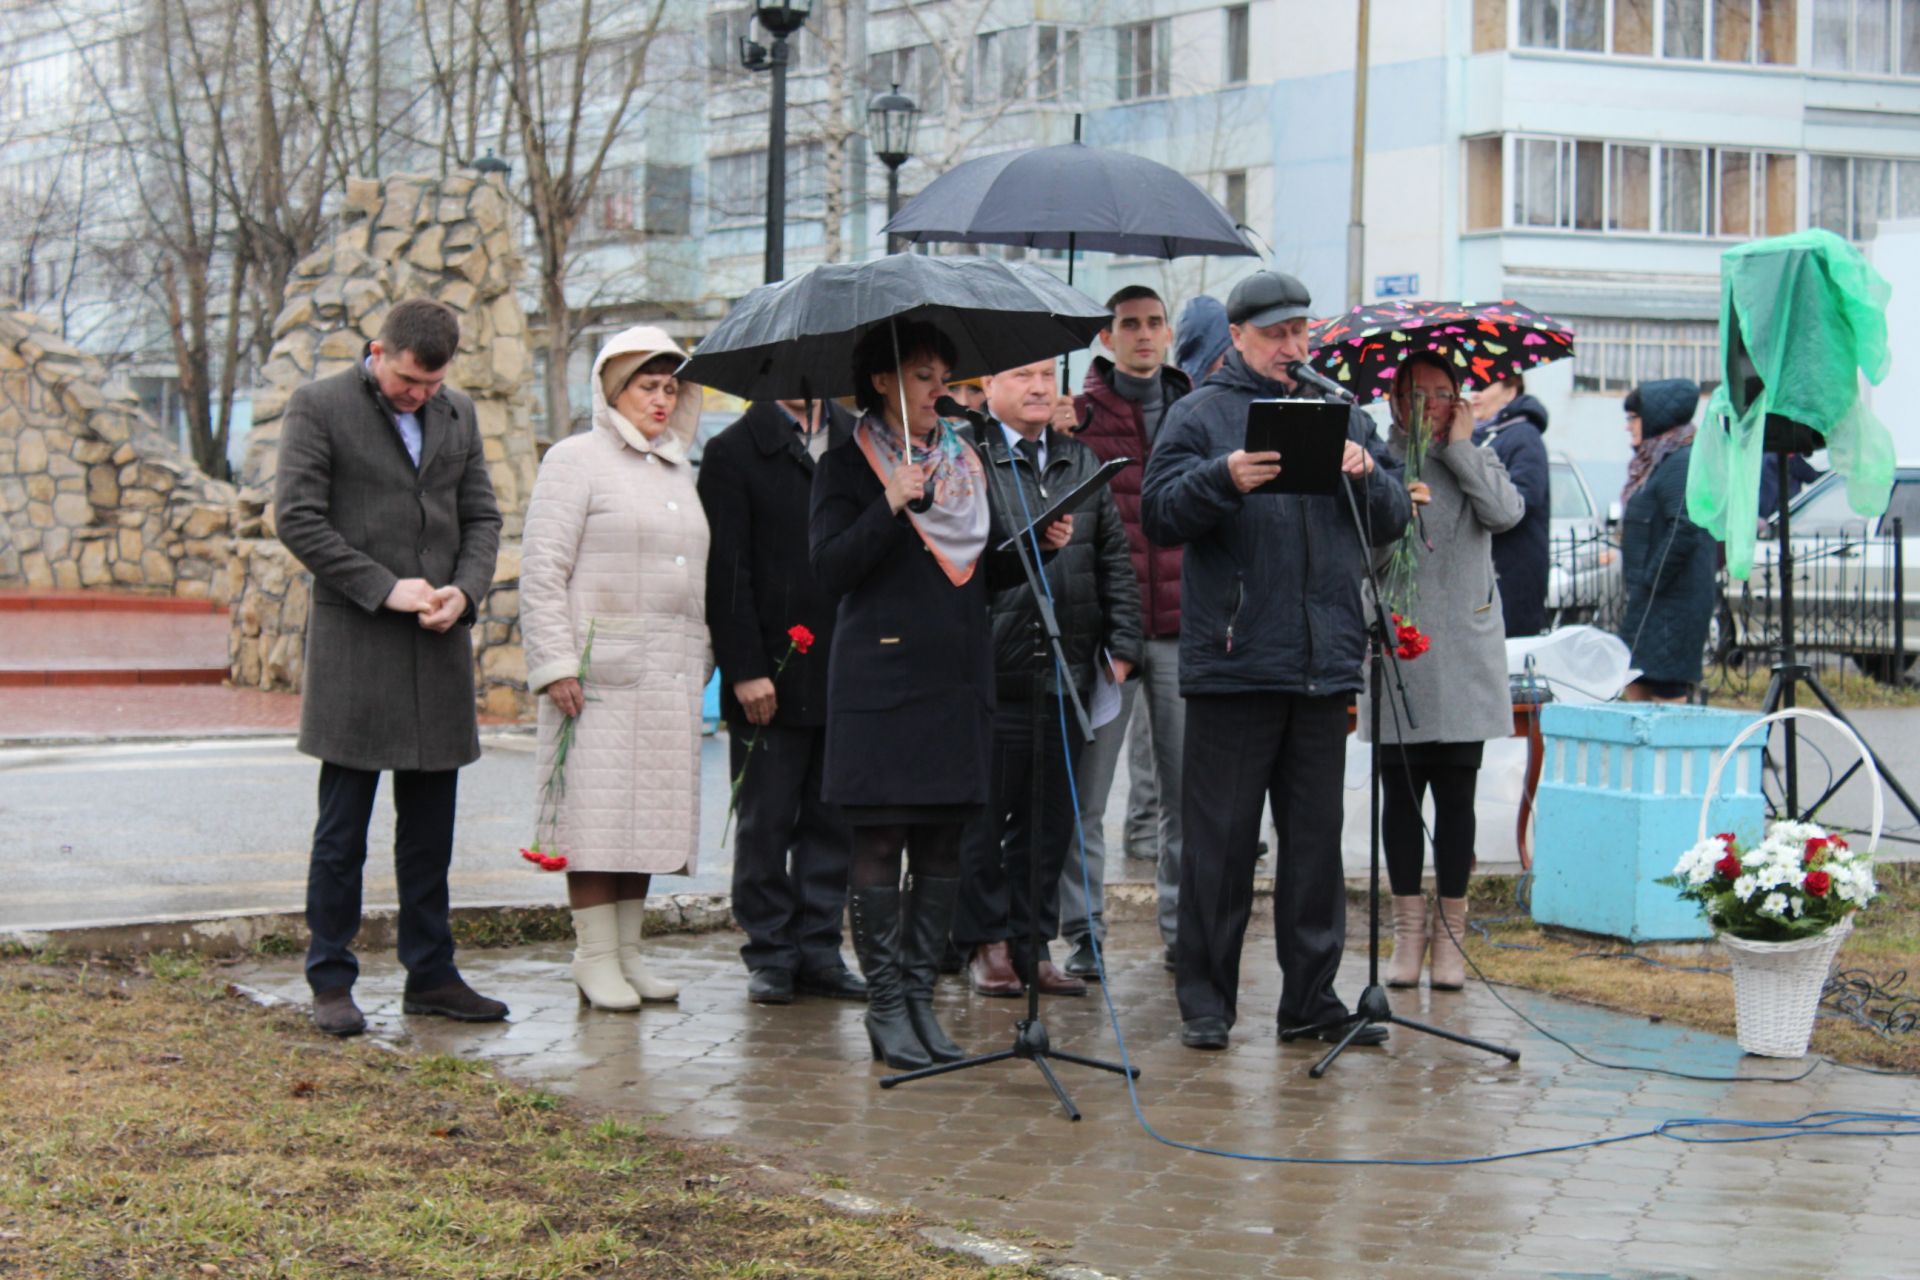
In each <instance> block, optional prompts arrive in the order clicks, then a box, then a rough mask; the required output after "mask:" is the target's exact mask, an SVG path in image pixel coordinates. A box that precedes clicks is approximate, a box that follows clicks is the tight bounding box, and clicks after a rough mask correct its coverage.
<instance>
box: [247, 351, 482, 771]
mask: <svg viewBox="0 0 1920 1280" xmlns="http://www.w3.org/2000/svg"><path fill="white" fill-rule="evenodd" d="M418 417H419V420H420V436H421V443H420V465H419V466H418V467H415V466H414V464H413V459H412V458H411V457H409V456H408V454H407V447H406V445H405V444H404V443H403V442H402V441H401V439H400V429H399V427H398V426H397V425H396V424H395V422H394V418H393V415H392V413H391V412H390V411H389V410H388V409H387V407H386V404H385V402H384V401H383V400H382V399H381V397H380V395H379V390H378V388H377V386H376V385H375V383H374V381H373V377H372V375H371V374H369V373H368V372H367V371H366V368H365V365H364V364H362V363H356V364H355V365H354V367H353V368H351V369H349V370H347V371H345V372H344V373H336V374H334V375H333V376H332V377H330V378H322V379H321V380H320V381H318V382H313V383H309V384H307V385H306V386H304V387H301V388H300V389H299V390H297V391H295V392H294V393H293V398H292V400H291V401H290V402H289V403H288V405H287V415H286V418H285V421H284V425H283V426H282V428H281V437H280V460H279V467H278V473H277V476H276V482H275V489H274V512H275V522H276V525H277V527H278V530H279V534H280V541H281V542H282V543H283V544H285V546H286V548H287V550H288V551H291V552H292V553H293V554H294V555H295V556H296V557H297V558H298V559H299V561H300V563H301V564H303V565H305V566H306V567H307V569H308V570H309V571H310V572H311V573H312V574H313V608H312V611H311V612H310V614H309V615H308V618H307V655H306V675H305V678H304V684H303V690H304V693H305V696H304V697H303V698H302V699H301V703H300V750H301V751H303V752H305V753H306V754H307V755H310V756H317V757H319V758H320V759H322V760H325V761H327V762H329V763H331V764H338V765H346V766H348V767H350V768H355V769H370V770H383V769H416V770H428V771H435V772H438V771H441V770H446V769H457V768H459V767H460V766H461V765H465V764H471V763H473V761H475V760H477V759H479V758H480V733H479V725H478V721H477V719H476V716H475V713H474V697H473V635H472V630H473V628H472V623H473V618H474V613H475V610H476V609H477V608H478V606H479V604H480V602H481V601H482V600H484V599H486V596H487V592H488V591H489V590H490V589H491V588H492V586H493V562H494V557H495V555H496V554H497V553H498V551H499V549H500V509H499V507H498V506H497V505H495V503H494V497H493V483H492V481H491V480H489V479H488V477H487V462H486V457H485V455H484V454H483V453H482V452H481V448H480V426H479V421H478V419H476V418H475V417H474V412H473V401H471V400H469V399H468V398H467V397H466V396H464V395H462V394H461V393H460V392H458V391H455V390H453V389H452V388H451V387H443V388H442V389H441V390H440V391H439V392H438V393H436V394H435V395H434V397H433V398H432V399H431V400H429V401H427V403H426V404H424V405H422V406H421V407H420V411H419V415H418ZM402 578H425V579H426V580H427V581H428V582H429V583H431V584H432V585H434V586H436V587H441V586H447V585H452V586H456V587H459V588H460V590H461V591H462V592H464V593H465V595H466V597H467V612H466V615H465V616H464V617H462V618H461V619H460V621H458V622H456V623H455V624H454V625H453V626H452V627H450V628H449V629H447V630H446V631H444V632H433V631H429V630H427V629H426V628H425V627H423V626H421V625H420V619H419V616H418V615H417V614H411V613H395V612H393V611H391V610H388V609H385V608H383V607H382V605H383V604H384V603H385V601H386V598H387V595H388V593H389V592H391V591H392V590H393V585H394V583H396V582H398V581H399V580H400V579H402Z"/></svg>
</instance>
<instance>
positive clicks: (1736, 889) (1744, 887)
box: [1733, 876, 1760, 902]
mask: <svg viewBox="0 0 1920 1280" xmlns="http://www.w3.org/2000/svg"><path fill="white" fill-rule="evenodd" d="M1759 887H1760V885H1759V882H1758V881H1756V880H1755V879H1754V878H1753V877H1752V876H1741V877H1739V878H1738V879H1736V880H1735V881H1734V882H1733V896H1734V897H1736V898H1738V899H1740V901H1742V902H1746V901H1748V900H1749V899H1751V898H1752V897H1753V891H1754V890H1755V889H1757V888H1759Z"/></svg>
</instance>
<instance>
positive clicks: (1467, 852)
mask: <svg viewBox="0 0 1920 1280" xmlns="http://www.w3.org/2000/svg"><path fill="white" fill-rule="evenodd" d="M1388 403H1389V405H1390V406H1391V408H1392V411H1393V431H1392V434H1391V436H1390V437H1389V439H1388V443H1387V448H1388V451H1389V452H1390V454H1391V455H1392V457H1393V458H1394V459H1395V461H1404V459H1405V458H1406V456H1407V445H1408V440H1409V437H1410V436H1411V434H1412V433H1413V432H1414V431H1416V430H1425V431H1427V432H1428V439H1429V441H1430V443H1429V444H1428V453H1427V455H1426V463H1425V465H1424V466H1423V467H1422V468H1421V471H1420V478H1419V479H1418V480H1417V481H1412V482H1409V484H1408V485H1407V488H1408V491H1409V493H1410V494H1411V496H1412V498H1413V501H1414V504H1415V505H1414V512H1415V515H1414V525H1413V531H1414V536H1415V537H1416V538H1417V539H1418V543H1417V548H1416V555H1417V557H1418V560H1417V568H1416V569H1415V572H1414V582H1415V588H1416V591H1417V604H1416V606H1415V607H1414V610H1413V617H1412V618H1411V619H1410V621H1411V622H1412V623H1413V625H1415V626H1417V627H1418V628H1419V629H1420V630H1421V632H1422V633H1423V634H1425V635H1426V636H1427V637H1428V639H1429V640H1430V641H1431V647H1430V648H1429V649H1428V650H1427V651H1426V652H1425V653H1422V654H1420V655H1419V656H1418V657H1415V658H1412V659H1410V660H1409V659H1406V658H1404V657H1403V658H1402V659H1401V661H1400V679H1401V681H1404V683H1405V685H1406V691H1407V694H1406V701H1407V705H1406V706H1405V707H1400V706H1398V705H1397V700H1398V695H1399V688H1398V684H1397V683H1396V682H1395V681H1394V680H1392V679H1391V678H1386V679H1383V681H1382V684H1381V688H1382V689H1383V690H1384V691H1385V694H1386V697H1387V702H1386V703H1385V704H1384V705H1382V707H1381V709H1380V712H1381V714H1380V788H1381V803H1380V833H1381V843H1382V845H1383V846H1384V851H1385V853H1386V859H1387V877H1388V880H1389V881H1390V883H1391V884H1392V887H1393V962H1392V964H1390V965H1389V966H1388V968H1387V985H1388V986H1390V987H1414V986H1418V985H1419V984H1420V968H1421V964H1422V961H1423V959H1424V958H1425V956H1426V953H1427V949H1428V938H1429V937H1431V938H1432V951H1433V971H1432V974H1433V976H1432V982H1433V986H1434V989H1435V990H1437V991H1457V990H1459V989H1460V987H1461V986H1462V985H1464V984H1465V982H1466V958H1465V956H1464V955H1463V954H1462V953H1461V951H1460V945H1459V944H1460V940H1461V937H1462V936H1463V935H1464V933H1465V932H1466V928H1467V877H1468V876H1469V875H1470V874H1471V873H1472V871H1473V843H1474V813H1473V797H1474V791H1475V789H1476V787H1477V786H1478V783H1479V779H1480V758H1481V755H1482V752H1483V750H1484V748H1485V746H1486V742H1487V739H1489V738H1504V737H1506V736H1507V735H1508V734H1510V733H1511V732H1513V703H1512V699H1511V697H1510V695H1509V694H1508V692H1507V646H1506V624H1505V621H1504V614H1503V613H1502V611H1501V607H1500V592H1501V583H1500V582H1499V581H1498V577H1497V575H1496V573H1495V570H1494V560H1493V539H1494V537H1495V535H1497V534H1500V533H1503V532H1505V531H1506V530H1508V529H1511V528H1513V527H1514V526H1515V525H1517V524H1519V523H1520V521H1521V519H1522V517H1524V516H1525V515H1526V511H1527V504H1526V501H1525V500H1524V499H1523V498H1522V497H1521V496H1520V493H1519V490H1517V489H1516V488H1515V487H1514V484H1513V481H1512V479H1511V478H1510V477H1509V476H1508V474H1507V469H1506V467H1505V466H1503V465H1502V464H1501V462H1500V458H1499V456H1498V455H1497V454H1496V453H1495V452H1494V450H1493V449H1492V448H1490V447H1487V446H1482V445H1476V444H1474V443H1473V414H1472V412H1471V410H1469V408H1468V407H1467V401H1466V399H1465V398H1464V397H1463V396H1462V395H1461V394H1460V384H1459V380H1458V379H1457V377H1456V376H1455V374H1454V370H1453V366H1452V365H1450V364H1449V363H1448V362H1447V361H1446V360H1444V359H1442V358H1441V357H1439V356H1437V355H1433V354H1431V353H1429V352H1424V351H1423V352H1420V353H1419V354H1417V355H1414V356H1410V357H1408V359H1407V360H1406V362H1405V363H1404V364H1402V365H1401V366H1400V369H1399V372H1398V373H1397V374H1396V375H1395V377H1394V380H1393V389H1392V391H1391V393H1390V394H1389V398H1388ZM1391 554H1392V546H1391V545H1383V546H1381V547H1379V548H1378V549H1377V552H1376V557H1375V559H1376V563H1378V564H1380V565H1381V566H1382V567H1384V565H1385V562H1386V560H1387V559H1388V557H1389V556H1390V555H1391ZM1409 713H1411V714H1410V715H1409ZM1372 723H1373V721H1372V710H1371V705H1370V702H1369V699H1368V696H1367V691H1366V690H1364V689H1363V690H1362V692H1361V697H1360V735H1361V739H1362V740H1363V741H1365V740H1367V739H1369V738H1370V737H1371V736H1372V735H1371V733H1370V727H1371V725H1372ZM1429 794H1431V795H1432V796H1433V873H1434V882H1435V885H1436V888H1437V889H1438V893H1437V894H1436V897H1437V898H1438V907H1437V908H1436V910H1437V915H1436V917H1435V919H1434V921H1433V923H1432V927H1431V928H1429V920H1428V916H1427V900H1426V896H1425V894H1423V893H1422V892H1421V875H1422V873H1423V871H1424V869H1425V865H1426V830H1425V823H1424V821H1423V819H1422V817H1421V810H1422V807H1423V805H1424V803H1425V800H1426V797H1427V796H1428V795H1429Z"/></svg>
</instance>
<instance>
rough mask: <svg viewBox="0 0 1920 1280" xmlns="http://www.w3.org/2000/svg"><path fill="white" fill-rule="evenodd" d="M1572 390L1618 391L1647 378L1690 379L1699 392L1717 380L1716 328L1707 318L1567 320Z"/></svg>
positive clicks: (1717, 342) (1718, 376)
mask: <svg viewBox="0 0 1920 1280" xmlns="http://www.w3.org/2000/svg"><path fill="white" fill-rule="evenodd" d="M1567 323H1568V324H1569V325H1571V326H1572V328H1573V331H1574V334H1575V335H1576V336H1575V338H1574V343H1573V389H1574V390H1575V391H1594V392H1619V393H1624V392H1627V391H1630V390H1632V389H1633V388H1634V387H1636V386H1638V385H1639V384H1640V383H1642V382H1645V381H1646V380H1647V379H1649V378H1691V379H1692V380H1693V381H1695V382H1697V383H1699V384H1700V388H1701V390H1702V391H1706V390H1709V389H1711V388H1712V387H1714V386H1716V385H1718V383H1719V381H1720V326H1719V325H1718V324H1716V323H1714V322H1713V321H1711V320H1615V319H1568V321H1567Z"/></svg>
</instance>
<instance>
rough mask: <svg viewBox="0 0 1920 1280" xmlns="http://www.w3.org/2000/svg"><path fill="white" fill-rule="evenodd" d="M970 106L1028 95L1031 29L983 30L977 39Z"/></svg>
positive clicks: (970, 78)
mask: <svg viewBox="0 0 1920 1280" xmlns="http://www.w3.org/2000/svg"><path fill="white" fill-rule="evenodd" d="M971 70H972V74H971V76H970V77H969V78H968V82H967V105H968V106H971V107H991V106H994V105H996V104H998V103H1002V102H1018V101H1020V100H1021V99H1022V98H1024V97H1026V96H1027V29H1026V28H1025V27H1014V28H1013V29H1011V30H1008V31H983V32H981V33H980V34H979V35H977V36H975V37H974V38H973V67H972V69H971Z"/></svg>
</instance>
